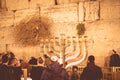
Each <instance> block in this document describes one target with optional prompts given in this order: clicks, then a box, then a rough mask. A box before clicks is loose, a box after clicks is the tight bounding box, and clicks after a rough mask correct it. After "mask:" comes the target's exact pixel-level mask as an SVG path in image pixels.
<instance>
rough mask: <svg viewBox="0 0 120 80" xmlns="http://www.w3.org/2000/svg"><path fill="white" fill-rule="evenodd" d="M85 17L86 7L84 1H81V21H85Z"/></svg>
mask: <svg viewBox="0 0 120 80" xmlns="http://www.w3.org/2000/svg"><path fill="white" fill-rule="evenodd" d="M84 19H85V9H84V3H83V2H80V3H79V22H82V21H84Z"/></svg>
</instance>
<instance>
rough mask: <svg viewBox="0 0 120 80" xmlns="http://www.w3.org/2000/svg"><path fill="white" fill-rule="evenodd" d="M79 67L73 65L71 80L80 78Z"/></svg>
mask: <svg viewBox="0 0 120 80" xmlns="http://www.w3.org/2000/svg"><path fill="white" fill-rule="evenodd" d="M77 71H78V67H77V66H73V67H72V74H71V78H70V80H78V79H79V75H78V72H77Z"/></svg>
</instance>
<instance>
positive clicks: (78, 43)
mask: <svg viewBox="0 0 120 80" xmlns="http://www.w3.org/2000/svg"><path fill="white" fill-rule="evenodd" d="M86 43H87V36H82V37H75V36H73V37H65V35H64V34H61V36H60V37H52V38H46V39H40V49H41V50H40V51H41V52H43V53H44V54H47V53H48V52H49V51H54V52H55V54H56V55H58V56H59V57H60V59H61V60H62V64H63V67H64V68H68V67H71V66H73V65H78V64H80V63H81V62H83V61H84V60H85V59H86V56H87V44H86Z"/></svg>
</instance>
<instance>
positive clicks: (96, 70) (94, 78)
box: [80, 55, 103, 80]
mask: <svg viewBox="0 0 120 80" xmlns="http://www.w3.org/2000/svg"><path fill="white" fill-rule="evenodd" d="M94 60H95V58H94V56H93V55H91V56H89V57H88V64H87V66H86V67H85V68H84V70H83V72H82V74H81V76H80V80H100V79H101V78H102V76H103V73H102V71H101V68H100V67H98V66H97V65H95V63H94Z"/></svg>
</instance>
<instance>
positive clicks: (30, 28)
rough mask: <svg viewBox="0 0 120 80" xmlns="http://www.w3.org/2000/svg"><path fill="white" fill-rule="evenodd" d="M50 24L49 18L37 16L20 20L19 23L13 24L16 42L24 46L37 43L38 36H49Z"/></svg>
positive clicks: (38, 40)
mask: <svg viewBox="0 0 120 80" xmlns="http://www.w3.org/2000/svg"><path fill="white" fill-rule="evenodd" d="M51 24H52V23H51V22H50V20H49V19H47V18H45V17H42V18H39V17H38V16H35V17H32V18H30V19H29V18H27V20H23V21H21V22H20V24H19V25H17V26H15V30H14V31H15V34H16V35H15V41H16V43H18V44H21V45H25V46H29V45H37V44H39V42H40V38H46V37H50V36H51V33H50V27H51Z"/></svg>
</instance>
